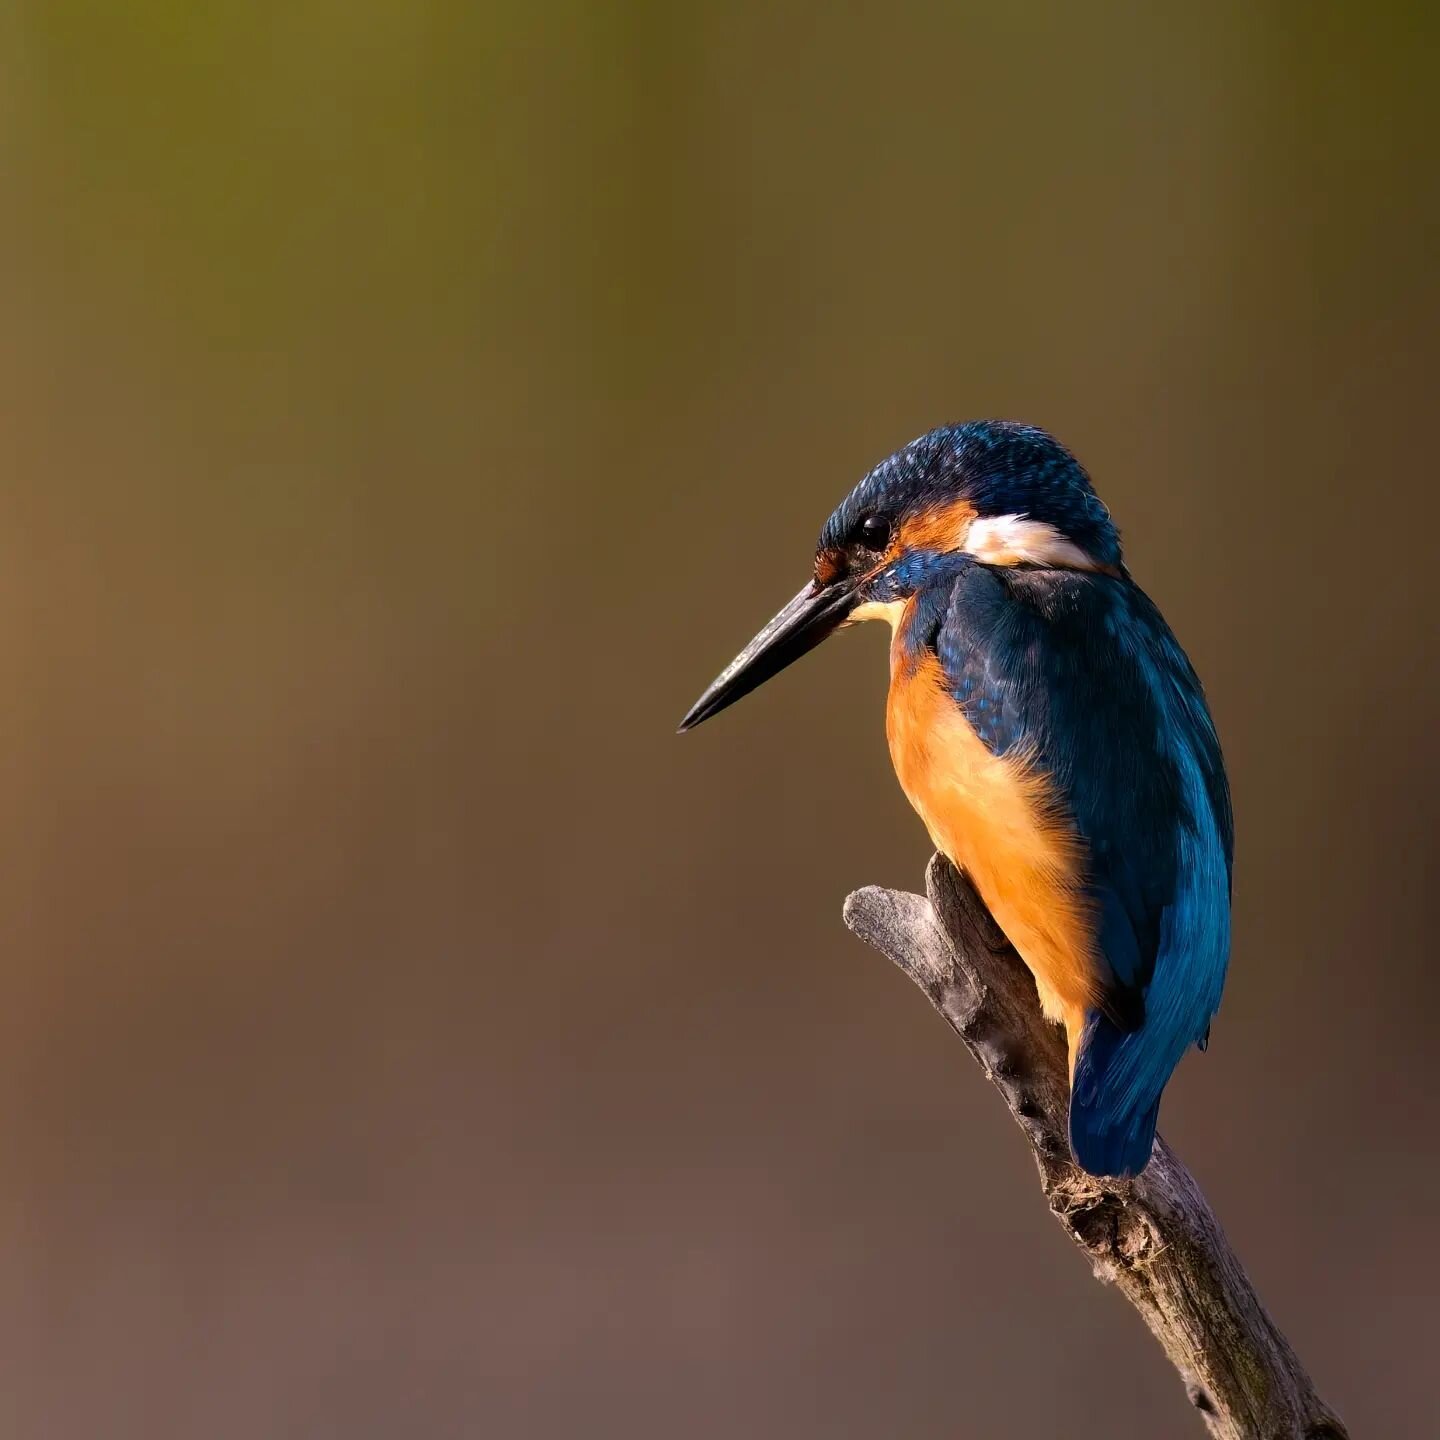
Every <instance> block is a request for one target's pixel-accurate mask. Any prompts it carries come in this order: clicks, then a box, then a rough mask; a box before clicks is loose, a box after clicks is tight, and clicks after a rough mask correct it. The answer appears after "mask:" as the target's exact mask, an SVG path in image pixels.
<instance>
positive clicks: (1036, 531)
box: [965, 515, 1112, 570]
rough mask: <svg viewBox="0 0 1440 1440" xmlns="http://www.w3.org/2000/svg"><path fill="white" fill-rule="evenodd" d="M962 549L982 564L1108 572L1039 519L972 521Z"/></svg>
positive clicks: (1018, 517)
mask: <svg viewBox="0 0 1440 1440" xmlns="http://www.w3.org/2000/svg"><path fill="white" fill-rule="evenodd" d="M965 548H966V549H967V550H968V551H969V552H970V553H971V554H972V555H973V556H974V557H975V558H976V559H977V560H980V561H983V562H984V563H985V564H986V565H1047V566H1049V567H1051V568H1052V569H1057V570H1110V569H1111V568H1112V567H1111V566H1109V565H1101V564H1100V563H1099V562H1098V561H1097V560H1096V559H1095V558H1094V556H1092V555H1088V554H1087V553H1086V552H1085V551H1084V550H1082V549H1081V548H1080V547H1079V546H1078V545H1077V544H1076V543H1075V542H1074V541H1073V540H1069V539H1067V538H1066V537H1065V536H1064V535H1062V534H1061V533H1060V531H1058V530H1057V529H1056V528H1055V527H1054V526H1053V525H1047V524H1046V523H1045V522H1044V521H1043V520H1028V519H1026V517H1025V516H1024V515H993V516H991V517H989V518H988V519H984V520H975V521H973V522H972V523H971V525H970V530H969V533H968V534H967V535H966V537H965Z"/></svg>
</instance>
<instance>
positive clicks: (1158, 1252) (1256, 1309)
mask: <svg viewBox="0 0 1440 1440" xmlns="http://www.w3.org/2000/svg"><path fill="white" fill-rule="evenodd" d="M926 888H927V890H928V892H929V898H928V899H926V898H924V897H922V896H919V895H910V894H906V893H904V892H902V891H895V890H884V889H880V888H879V887H875V886H872V887H869V888H867V889H864V890H859V891H857V892H856V893H855V894H853V895H851V896H850V898H849V899H848V900H847V901H846V902H845V923H846V924H847V925H848V926H849V927H850V929H851V930H853V931H854V932H855V933H856V934H857V935H858V936H860V938H861V939H863V940H865V941H867V942H868V943H869V944H871V945H873V946H874V947H875V948H876V949H877V950H880V951H881V952H882V953H884V954H885V955H887V956H888V957H889V958H890V959H891V960H893V961H894V962H895V963H896V964H897V965H898V966H899V967H900V968H901V969H902V970H903V971H904V972H905V973H906V975H908V976H909V977H910V979H911V980H913V981H914V982H915V983H916V984H917V985H918V986H919V987H920V988H921V989H922V990H923V991H924V992H925V994H926V995H927V996H929V998H930V1002H931V1004H933V1005H934V1006H935V1008H936V1009H937V1010H939V1012H940V1013H941V1014H942V1015H943V1016H944V1017H945V1019H946V1020H947V1021H949V1023H950V1025H951V1026H952V1027H953V1028H954V1029H955V1031H956V1032H957V1033H958V1034H959V1036H960V1038H961V1039H962V1040H963V1041H964V1042H965V1044H966V1045H967V1046H968V1047H969V1050H970V1053H971V1054H972V1055H973V1056H974V1057H975V1059H976V1060H978V1061H979V1062H980V1066H981V1068H982V1069H983V1070H984V1072H985V1075H986V1078H987V1079H989V1080H990V1081H991V1082H992V1083H993V1084H994V1085H995V1087H996V1088H997V1089H998V1090H999V1091H1000V1093H1001V1095H1002V1096H1004V1099H1005V1103H1006V1104H1007V1105H1008V1106H1009V1107H1010V1113H1011V1114H1012V1115H1013V1116H1014V1117H1015V1120H1016V1122H1017V1123H1018V1124H1019V1126H1020V1128H1021V1130H1022V1131H1024V1133H1025V1137H1026V1139H1027V1140H1028V1141H1029V1142H1030V1146H1031V1148H1032V1149H1033V1150H1034V1152H1035V1160H1036V1163H1037V1164H1038V1166H1039V1168H1040V1184H1041V1187H1042V1189H1043V1190H1044V1193H1045V1199H1046V1201H1047V1203H1048V1204H1049V1206H1050V1209H1051V1211H1052V1213H1053V1214H1054V1215H1055V1217H1056V1219H1058V1220H1059V1221H1060V1223H1061V1225H1062V1226H1064V1228H1065V1230H1066V1232H1067V1233H1068V1234H1069V1236H1070V1238H1071V1239H1072V1240H1073V1241H1074V1242H1075V1243H1076V1244H1077V1245H1078V1246H1079V1247H1080V1249H1081V1250H1082V1251H1083V1252H1084V1253H1085V1255H1086V1257H1087V1258H1088V1259H1089V1261H1090V1263H1091V1265H1092V1267H1093V1269H1094V1272H1095V1275H1096V1277H1097V1278H1098V1279H1100V1280H1101V1281H1103V1282H1105V1283H1107V1284H1112V1285H1115V1286H1116V1287H1117V1288H1118V1289H1119V1290H1120V1291H1121V1293H1122V1294H1124V1296H1125V1298H1126V1299H1127V1300H1129V1301H1130V1303H1131V1304H1132V1305H1133V1306H1134V1307H1135V1308H1136V1309H1137V1310H1138V1311H1139V1312H1140V1314H1141V1316H1142V1317H1143V1318H1144V1320H1145V1323H1146V1324H1147V1325H1148V1326H1149V1327H1150V1330H1151V1332H1152V1333H1153V1334H1154V1336H1155V1338H1156V1339H1157V1340H1159V1342H1160V1344H1161V1346H1162V1347H1163V1348H1164V1351H1165V1354H1166V1355H1167V1356H1168V1357H1169V1359H1170V1362H1171V1363H1172V1364H1173V1365H1174V1366H1175V1368H1176V1370H1178V1371H1179V1372H1180V1378H1181V1380H1182V1382H1183V1383H1184V1386H1185V1393H1186V1395H1187V1396H1188V1398H1189V1400H1190V1403H1191V1404H1192V1405H1193V1406H1194V1407H1195V1408H1196V1410H1198V1411H1199V1412H1200V1414H1201V1416H1202V1417H1203V1419H1204V1421H1205V1424H1206V1425H1207V1426H1208V1427H1209V1430H1210V1433H1211V1435H1213V1436H1216V1437H1220V1440H1348V1432H1347V1431H1346V1429H1345V1427H1344V1425H1343V1424H1342V1423H1341V1421H1340V1419H1339V1417H1338V1416H1337V1415H1336V1414H1335V1413H1334V1411H1332V1410H1331V1409H1330V1408H1329V1407H1328V1406H1327V1405H1325V1404H1324V1402H1323V1401H1322V1400H1321V1399H1320V1397H1319V1396H1318V1395H1317V1394H1316V1393H1315V1387H1314V1385H1313V1384H1312V1382H1311V1380H1310V1377H1309V1375H1307V1374H1306V1372H1305V1370H1304V1368H1303V1367H1302V1366H1301V1364H1300V1361H1299V1360H1298V1359H1297V1358H1296V1355H1295V1352H1294V1351H1293V1350H1292V1349H1291V1348H1290V1345H1289V1342H1288V1341H1287V1340H1286V1339H1285V1337H1284V1336H1283V1335H1282V1334H1281V1333H1280V1331H1279V1330H1278V1329H1277V1328H1276V1325H1275V1322H1274V1321H1273V1320H1271V1318H1270V1316H1269V1315H1268V1314H1266V1312H1265V1307H1264V1306H1263V1305H1262V1304H1261V1303H1260V1300H1259V1297H1258V1296H1257V1295H1256V1294H1255V1289H1254V1287H1253V1286H1252V1285H1251V1283H1250V1280H1249V1278H1248V1277H1247V1276H1246V1274H1245V1270H1244V1268H1243V1267H1242V1266H1241V1264H1240V1261H1239V1259H1238V1257H1237V1256H1236V1254H1235V1252H1234V1251H1233V1250H1232V1249H1231V1248H1230V1242H1229V1241H1228V1240H1227V1239H1226V1238H1225V1233H1224V1231H1223V1230H1221V1228H1220V1225H1219V1223H1218V1222H1217V1221H1216V1219H1215V1216H1214V1214H1213V1213H1212V1212H1211V1210H1210V1206H1209V1205H1208V1204H1207V1203H1206V1201H1205V1197H1204V1195H1202V1194H1201V1192H1200V1187H1199V1186H1198V1185H1196V1183H1195V1181H1194V1179H1193V1178H1192V1177H1191V1175H1190V1172H1189V1171H1188V1170H1187V1169H1186V1168H1185V1166H1184V1165H1182V1164H1181V1163H1180V1160H1179V1158H1178V1157H1177V1156H1176V1154H1175V1152H1174V1151H1173V1150H1171V1149H1170V1147H1169V1146H1168V1145H1167V1144H1166V1143H1165V1141H1164V1140H1163V1139H1160V1138H1158V1137H1157V1139H1156V1142H1155V1151H1154V1154H1153V1155H1152V1157H1151V1160H1150V1163H1149V1165H1148V1166H1146V1168H1145V1170H1144V1172H1143V1173H1142V1174H1141V1175H1139V1176H1138V1177H1137V1178H1136V1179H1134V1180H1099V1179H1096V1178H1095V1177H1094V1176H1092V1175H1087V1174H1086V1173H1085V1172H1084V1171H1083V1170H1081V1169H1079V1168H1078V1167H1077V1166H1076V1165H1075V1164H1074V1162H1073V1161H1072V1160H1071V1158H1070V1149H1069V1145H1068V1143H1067V1141H1066V1129H1065V1116H1066V1107H1067V1100H1068V1091H1069V1085H1068V1077H1067V1074H1066V1058H1065V1045H1064V1041H1063V1038H1062V1036H1061V1032H1060V1030H1059V1029H1058V1028H1057V1027H1055V1026H1052V1025H1049V1024H1047V1023H1046V1022H1045V1020H1044V1019H1043V1018H1042V1017H1041V1014H1040V1008H1039V1003H1038V1000H1037V998H1036V995H1035V986H1034V982H1033V981H1032V980H1031V978H1030V973H1029V971H1028V970H1026V968H1025V966H1024V964H1023V962H1022V961H1021V960H1020V958H1019V957H1018V956H1017V955H1016V953H1015V951H1014V950H1013V949H1012V948H1011V947H1010V945H1009V944H1008V942H1007V941H1006V940H1005V937H1004V936H1003V935H1002V934H1001V933H1000V931H999V929H998V927H997V926H996V924H995V922H994V921H993V920H992V919H991V917H990V915H989V913H988V911H987V910H986V909H985V906H984V904H983V903H982V902H981V900H980V899H979V897H978V896H977V895H976V893H975V891H974V889H973V888H972V887H971V885H970V884H969V882H968V881H967V880H966V879H965V878H964V877H963V876H962V875H960V874H959V873H958V872H957V871H956V870H955V868H954V867H953V866H952V865H951V864H950V863H949V862H948V861H947V860H945V859H943V858H942V857H940V856H938V855H937V856H936V857H935V858H934V860H932V861H931V863H930V869H929V873H928V874H927V876H926Z"/></svg>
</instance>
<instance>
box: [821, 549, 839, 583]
mask: <svg viewBox="0 0 1440 1440" xmlns="http://www.w3.org/2000/svg"><path fill="white" fill-rule="evenodd" d="M844 573H845V556H844V554H843V553H842V552H841V551H839V550H822V551H821V552H820V553H819V554H818V555H817V556H816V557H815V583H816V584H817V585H829V584H830V583H831V582H832V581H834V580H838V579H839V578H840V577H841V576H842V575H843V574H844Z"/></svg>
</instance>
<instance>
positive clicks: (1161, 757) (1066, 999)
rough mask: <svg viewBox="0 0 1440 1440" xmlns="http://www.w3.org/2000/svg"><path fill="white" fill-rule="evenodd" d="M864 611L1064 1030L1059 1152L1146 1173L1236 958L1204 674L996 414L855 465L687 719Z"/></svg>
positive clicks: (958, 839)
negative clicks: (808, 555) (776, 605)
mask: <svg viewBox="0 0 1440 1440" xmlns="http://www.w3.org/2000/svg"><path fill="white" fill-rule="evenodd" d="M864 620H885V621H887V622H888V623H889V625H890V627H891V632H892V633H891V642H890V689H889V694H888V698H887V703H886V715H885V731H886V737H887V739H888V741H889V746H890V757H891V760H892V762H893V764H894V767H895V774H896V777H897V778H898V780H899V782H900V786H901V789H902V790H903V791H904V792H905V796H906V798H907V799H908V800H909V802H910V804H911V805H912V806H913V807H914V809H915V810H916V812H917V813H918V814H919V816H920V818H921V820H922V821H923V822H924V824H925V827H926V829H927V830H928V831H929V833H930V838H931V840H932V841H933V842H934V844H935V847H936V848H937V849H938V850H939V851H941V853H943V854H944V855H946V856H947V857H948V858H949V859H950V860H951V862H952V863H953V864H954V865H956V866H957V867H958V868H959V869H960V870H962V871H963V872H964V873H965V874H966V875H967V876H968V877H969V878H970V880H971V882H972V883H973V884H974V886H975V888H976V890H977V891H978V892H979V894H980V898H981V899H982V900H983V901H984V902H985V905H986V907H987V908H988V909H989V911H990V913H991V914H992V915H993V916H994V918H995V920H996V922H997V923H998V924H999V926H1000V927H1001V929H1002V930H1003V931H1004V932H1005V935H1006V937H1007V938H1008V939H1009V940H1010V942H1011V944H1012V945H1013V946H1014V947H1015V950H1016V951H1017V953H1018V954H1019V955H1020V957H1021V959H1022V960H1023V961H1024V962H1025V964H1026V966H1027V967H1028V968H1029V970H1030V972H1031V974H1032V975H1033V976H1034V979H1035V988H1036V990H1037V992H1038V995H1039V1000H1040V1006H1041V1009H1042V1010H1043V1012H1044V1014H1045V1016H1046V1017H1047V1018H1048V1019H1050V1020H1052V1021H1055V1022H1057V1023H1058V1024H1060V1025H1063V1026H1064V1028H1065V1037H1066V1041H1067V1045H1068V1050H1069V1061H1070V1108H1069V1137H1070V1148H1071V1151H1072V1152H1073V1154H1074V1157H1075V1160H1076V1162H1077V1163H1078V1164H1079V1165H1080V1166H1081V1168H1082V1169H1084V1170H1086V1171H1088V1172H1089V1173H1090V1174H1092V1175H1097V1176H1116V1177H1120V1176H1132V1175H1136V1174H1138V1173H1139V1172H1140V1171H1141V1170H1143V1169H1144V1167H1145V1165H1146V1163H1147V1162H1148V1161H1149V1158H1150V1152H1151V1147H1152V1145H1153V1143H1154V1138H1155V1126H1156V1121H1157V1118H1158V1115H1159V1109H1160V1096H1161V1092H1162V1091H1163V1090H1164V1088H1165V1085H1166V1083H1167V1082H1168V1081H1169V1079H1170V1076H1171V1074H1172V1072H1173V1071H1174V1069H1175V1067H1176V1065H1177V1064H1179V1062H1180V1060H1181V1058H1182V1057H1183V1056H1184V1054H1185V1053H1186V1051H1188V1050H1189V1049H1190V1047H1191V1046H1196V1047H1198V1048H1200V1049H1202V1050H1203V1049H1204V1048H1205V1046H1206V1044H1207V1042H1208V1040H1209V1035H1210V1022H1211V1017H1212V1016H1213V1015H1214V1014H1215V1011H1216V1009H1217V1008H1218V1006H1219V1004H1220V993H1221V990H1222V989H1223V987H1224V983H1225V971H1226V966H1227V964H1228V960H1229V950H1230V895H1231V891H1230V875H1231V863H1232V855H1233V850H1234V826H1233V821H1232V817H1231V808H1230V790H1229V784H1228V782H1227V780H1226V776H1225V766H1224V761H1223V759H1222V757H1221V753H1220V743H1219V740H1218V738H1217V736H1216V732H1215V726H1214V723H1213V721H1212V720H1211V717H1210V711H1209V708H1208V706H1207V705H1206V702H1205V695H1204V692H1203V690H1202V688H1201V685H1200V681H1199V679H1198V678H1197V676H1196V674H1195V671H1194V668H1193V667H1192V666H1191V664H1190V661H1189V659H1188V658H1187V657H1186V655H1185V652H1184V651H1183V650H1182V649H1181V648H1180V645H1179V642H1178V641H1177V640H1176V639H1175V636H1174V635H1173V634H1172V633H1171V630H1170V627H1169V626H1168V625H1167V624H1166V623H1165V620H1164V619H1163V617H1162V616H1161V614H1160V611H1159V610H1158V609H1157V607H1156V606H1155V604H1154V602H1153V601H1152V600H1151V599H1150V598H1149V597H1148V596H1147V595H1146V594H1145V592H1144V591H1143V590H1142V589H1141V588H1140V587H1139V586H1138V585H1137V584H1136V583H1135V581H1134V580H1133V579H1132V577H1131V575H1130V572H1129V570H1128V569H1127V568H1126V565H1125V561H1124V559H1123V557H1122V554H1121V548H1120V536H1119V532H1118V531H1117V530H1116V528H1115V525H1114V523H1113V522H1112V520H1111V518H1110V512H1109V510H1108V509H1107V508H1106V507H1105V505H1104V503H1103V502H1102V501H1101V500H1100V498H1099V496H1098V495H1097V494H1096V493H1095V490H1094V487H1093V486H1092V484H1091V482H1090V477H1089V476H1088V475H1087V474H1086V472H1085V470H1084V469H1083V467H1082V466H1081V465H1080V463H1079V461H1077V460H1076V459H1075V457H1074V456H1073V455H1072V454H1071V453H1070V452H1069V451H1068V450H1067V449H1066V448H1065V447H1064V446H1063V445H1061V444H1060V443H1059V442H1058V441H1057V440H1055V439H1054V438H1053V437H1052V436H1051V435H1049V434H1048V433H1046V432H1045V431H1044V430H1040V429H1037V428H1036V427H1034V426H1030V425H1021V424H1017V423H1014V422H1011V421H996V420H977V421H970V422H967V423H965V424H962V425H950V426H945V427H942V428H941V429H938V430H932V431H930V432H929V433H928V434H926V435H922V436H920V437H919V439H917V440H913V441H911V443H910V444H908V445H906V446H905V447H904V448H903V449H901V450H899V451H897V452H896V453H895V454H894V455H892V456H891V457H890V458H889V459H888V460H884V461H882V462H881V463H880V464H879V465H877V466H876V467H875V468H874V469H873V470H871V471H870V472H869V474H867V475H866V476H865V477H864V478H863V479H862V480H861V481H860V482H859V484H857V485H856V486H855V488H854V489H853V490H852V491H851V492H850V493H849V494H848V495H847V496H846V497H845V499H844V500H842V501H841V502H840V505H839V506H838V508H837V509H836V510H835V511H834V513H833V514H832V515H831V516H830V518H829V519H828V520H827V521H826V522H825V526H824V529H823V530H822V531H821V532H820V539H819V542H818V544H817V545H816V548H815V562H814V574H813V577H812V579H811V580H810V582H809V583H808V584H807V585H806V586H805V587H804V588H803V589H802V590H801V591H800V593H799V594H798V595H796V596H795V598H794V599H793V600H791V601H790V603H789V604H788V605H786V606H785V607H784V608H783V609H782V610H781V611H780V612H779V614H777V615H776V616H775V617H774V619H772V620H771V621H770V622H769V624H767V625H766V626H765V627H764V628H763V629H762V630H761V631H760V633H759V634H758V635H756V636H755V638H754V639H753V640H752V641H751V642H750V643H749V644H748V645H747V646H746V647H745V648H744V649H743V650H742V651H741V652H740V654H739V655H738V656H737V657H736V658H735V659H734V660H733V661H731V663H730V664H729V665H727V666H726V667H725V669H724V670H723V671H722V672H721V673H720V675H719V677H718V678H717V679H716V680H715V682H714V683H713V684H712V685H711V686H710V687H709V689H707V690H706V691H705V693H704V694H703V695H701V697H700V699H699V700H698V701H696V703H695V705H694V706H693V707H692V708H691V710H690V712H689V714H687V715H686V716H685V718H684V720H683V721H682V722H681V725H680V729H681V731H682V732H683V731H686V730H690V729H693V728H694V727H695V726H696V725H699V724H700V723H701V722H702V721H704V720H708V719H709V718H710V717H711V716H712V715H715V714H717V713H718V712H719V711H721V710H723V709H725V707H726V706H728V705H731V704H733V703H734V702H735V701H736V700H738V699H740V698H741V697H742V696H743V695H746V694H748V693H749V692H750V691H751V690H753V689H755V687H756V686H758V685H760V684H762V683H763V682H764V681H766V680H768V679H770V678H771V677H772V676H773V675H775V674H777V673H778V672H779V671H780V670H782V669H784V668H785V667H786V666H788V665H789V664H790V663H791V662H792V661H794V660H797V659H798V658H799V657H800V656H802V655H804V654H805V653H806V652H808V651H809V650H811V649H813V648H814V647H815V646H816V645H818V644H819V643H820V642H821V641H822V640H824V639H825V638H826V636H828V635H830V634H831V633H833V632H834V631H836V630H838V629H841V628H843V627H845V626H848V625H851V624H854V623H856V622H858V621H864Z"/></svg>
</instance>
